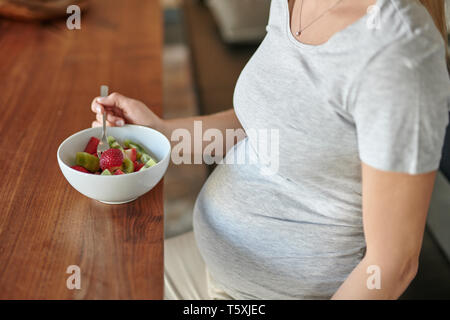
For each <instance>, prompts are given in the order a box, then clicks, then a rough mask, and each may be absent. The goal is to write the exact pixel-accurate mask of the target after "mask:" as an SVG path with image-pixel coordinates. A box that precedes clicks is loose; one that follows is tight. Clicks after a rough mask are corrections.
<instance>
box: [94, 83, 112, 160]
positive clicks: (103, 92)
mask: <svg viewBox="0 0 450 320" xmlns="http://www.w3.org/2000/svg"><path fill="white" fill-rule="evenodd" d="M100 96H102V97H107V96H108V86H101V87H100ZM108 149H109V143H108V138H107V137H106V109H104V111H103V128H102V138H101V139H100V142H99V144H98V146H97V155H98V157H99V158H100V157H101V156H102V153H103V152H105V151H106V150H108Z"/></svg>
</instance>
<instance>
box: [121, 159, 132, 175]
mask: <svg viewBox="0 0 450 320" xmlns="http://www.w3.org/2000/svg"><path fill="white" fill-rule="evenodd" d="M121 169H122V171H123V172H125V173H132V172H134V163H133V161H131V160H130V159H128V158H125V159H123V162H122V167H121Z"/></svg>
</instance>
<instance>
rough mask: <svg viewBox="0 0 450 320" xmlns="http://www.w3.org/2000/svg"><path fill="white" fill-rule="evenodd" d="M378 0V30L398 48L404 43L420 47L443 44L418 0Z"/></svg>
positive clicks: (432, 22) (439, 34) (427, 13)
mask: <svg viewBox="0 0 450 320" xmlns="http://www.w3.org/2000/svg"><path fill="white" fill-rule="evenodd" d="M379 1H380V10H379V14H380V26H379V31H380V32H381V35H382V36H385V37H387V39H388V40H390V41H391V42H392V43H397V47H398V49H399V50H401V49H402V48H403V46H405V45H406V47H407V48H408V46H410V45H415V46H417V47H418V48H421V47H425V46H429V45H433V46H436V45H441V46H442V45H443V44H444V41H443V38H442V35H441V33H440V32H439V30H438V29H437V28H436V25H435V23H434V20H433V18H432V17H431V15H430V14H429V12H428V10H427V9H426V8H425V7H424V6H423V5H422V4H421V3H420V1H419V0H379ZM394 47H395V46H394Z"/></svg>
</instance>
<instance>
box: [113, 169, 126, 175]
mask: <svg viewBox="0 0 450 320" xmlns="http://www.w3.org/2000/svg"><path fill="white" fill-rule="evenodd" d="M119 174H125V173H124V172H123V171H122V170H120V169H117V170H116V171H115V172H114V175H115V176H117V175H119Z"/></svg>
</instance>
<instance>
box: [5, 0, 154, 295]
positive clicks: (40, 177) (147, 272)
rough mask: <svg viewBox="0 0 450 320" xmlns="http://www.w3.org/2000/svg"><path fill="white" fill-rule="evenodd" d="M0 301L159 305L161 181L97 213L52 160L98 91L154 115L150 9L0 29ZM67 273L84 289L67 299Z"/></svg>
mask: <svg viewBox="0 0 450 320" xmlns="http://www.w3.org/2000/svg"><path fill="white" fill-rule="evenodd" d="M0 47H1V50H0V150H1V153H0V299H161V298H162V293H163V200H162V182H160V183H159V184H158V186H157V187H155V189H153V190H152V191H150V192H149V193H147V194H146V195H145V196H143V197H141V198H140V199H138V200H136V201H134V202H132V203H129V204H125V205H106V204H101V203H99V202H97V201H95V200H91V199H89V198H86V197H84V196H83V195H81V194H80V193H78V192H77V191H76V190H75V189H73V188H72V187H71V186H70V185H69V184H68V182H67V181H66V180H65V179H64V177H63V175H62V173H61V172H60V169H59V167H58V163H57V159H56V151H57V148H58V146H59V144H60V143H61V142H62V141H63V140H64V139H65V138H66V137H68V136H70V135H71V134H73V133H75V132H77V131H80V130H82V129H85V128H87V127H90V125H91V122H92V120H93V119H94V115H93V114H92V113H91V111H90V103H91V100H92V99H93V98H94V97H95V96H97V95H99V87H100V85H102V84H107V85H109V87H110V90H111V91H118V92H121V93H123V94H125V95H128V96H131V97H135V98H139V99H140V100H142V101H144V102H145V103H146V104H147V105H148V106H150V107H151V108H152V110H154V111H155V112H156V113H158V114H160V115H161V112H162V109H161V104H162V79H161V78H162V70H161V68H162V67H161V50H162V18H161V11H160V6H159V1H158V0H147V1H142V0H126V1H124V0H96V1H92V2H91V5H90V8H89V10H88V11H87V12H86V13H85V14H82V17H81V30H68V29H67V28H66V22H65V19H62V20H59V21H53V22H51V23H45V24H34V23H20V22H12V21H8V20H3V19H2V20H0ZM69 265H78V266H79V267H80V268H81V289H80V290H76V289H75V290H69V289H68V288H67V287H66V280H67V278H68V277H69V276H70V275H69V274H67V273H66V269H67V267H68V266H69Z"/></svg>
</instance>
